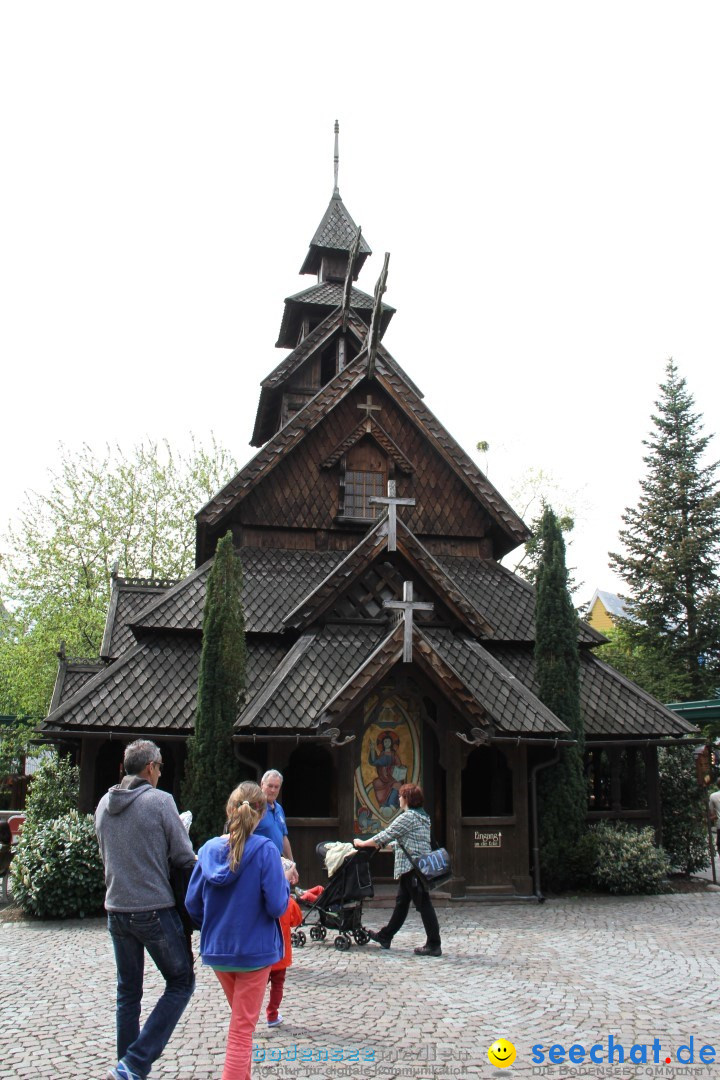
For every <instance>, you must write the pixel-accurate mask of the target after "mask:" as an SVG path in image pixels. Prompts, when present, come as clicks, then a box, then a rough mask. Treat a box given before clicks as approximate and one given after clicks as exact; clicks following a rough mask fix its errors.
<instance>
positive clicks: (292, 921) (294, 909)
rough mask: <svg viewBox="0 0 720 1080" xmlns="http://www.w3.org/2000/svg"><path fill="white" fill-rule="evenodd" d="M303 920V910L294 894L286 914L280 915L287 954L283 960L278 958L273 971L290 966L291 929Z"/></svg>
mask: <svg viewBox="0 0 720 1080" xmlns="http://www.w3.org/2000/svg"><path fill="white" fill-rule="evenodd" d="M301 922H302V912H301V910H300V908H299V907H298V906H297V904H296V903H295V901H294V900H293V898H292V896H291V897H290V899H289V900H288V906H287V910H286V911H285V914H284V915H281V916H280V929H281V930H282V936H283V945H284V946H285V955H284V956H283V958H282V960H278V962H277V964H273V966H272V969H271V970H272V971H279V970H280V969H281V968H288V967H290V965H291V964H292V942H291V941H290V930H291V928H292V927H293V926H299V925H300V923H301Z"/></svg>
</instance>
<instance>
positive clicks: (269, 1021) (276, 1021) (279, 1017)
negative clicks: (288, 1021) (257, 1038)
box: [267, 1013, 283, 1027]
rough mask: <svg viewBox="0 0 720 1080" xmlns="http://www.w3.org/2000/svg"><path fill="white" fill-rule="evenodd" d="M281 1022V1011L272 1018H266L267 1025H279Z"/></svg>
mask: <svg viewBox="0 0 720 1080" xmlns="http://www.w3.org/2000/svg"><path fill="white" fill-rule="evenodd" d="M282 1022H283V1015H282V1013H278V1014H277V1016H276V1017H275V1019H274V1020H268V1022H267V1026H268V1027H280V1024H282Z"/></svg>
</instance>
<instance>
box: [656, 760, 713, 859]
mask: <svg viewBox="0 0 720 1080" xmlns="http://www.w3.org/2000/svg"><path fill="white" fill-rule="evenodd" d="M658 765H659V771H660V802H661V805H662V821H663V834H662V842H663V847H664V848H665V851H666V852H667V853H668V856H669V857H670V864H671V866H672V868H673V869H674V870H679V871H681V872H682V873H683V874H693V873H695V871H696V870H704V869H705V867H706V866H708V865H709V862H710V859H709V852H708V834H707V795H706V793H705V791H704V790H703V788H701V787H700V785H699V784H698V781H697V773H696V769H695V756H694V754H693V751H692V748H691V747H689V746H682V747H678V748H677V749H675V748H674V747H671V748H670V749H667V750H666V749H664V748H663V747H660V749H659V750H658Z"/></svg>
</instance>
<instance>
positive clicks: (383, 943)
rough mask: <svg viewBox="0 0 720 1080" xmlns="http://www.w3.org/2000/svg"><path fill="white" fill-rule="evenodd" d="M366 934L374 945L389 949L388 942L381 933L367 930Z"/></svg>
mask: <svg viewBox="0 0 720 1080" xmlns="http://www.w3.org/2000/svg"><path fill="white" fill-rule="evenodd" d="M366 933H367V936H368V937H369V938H370V940H371V941H374V942H375V944H376V945H379V946H380V948H381V949H389V948H390V942H389V941H388V939H387V938H386V937H383V936H382V934H379V933H378V932H377V931H376V930H367V931H366Z"/></svg>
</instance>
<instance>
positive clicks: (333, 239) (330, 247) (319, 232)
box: [300, 192, 372, 274]
mask: <svg viewBox="0 0 720 1080" xmlns="http://www.w3.org/2000/svg"><path fill="white" fill-rule="evenodd" d="M356 235H357V225H356V224H355V222H354V221H353V219H352V218H351V217H350V214H349V213H348V210H347V208H346V206H345V204H344V203H343V201H342V199H341V198H340V193H339V192H335V193H334V194H333V197H332V198H331V200H330V203H329V205H328V208H327V210H326V211H325V213H324V215H323V218H322V221H321V222H320V224H319V225H318V227H317V229H316V230H315V235H314V236H313V238H312V240H311V241H310V250H309V251H308V253H307V255H306V256H305V261H304V262H303V264H302V266H301V268H300V273H301V274H315V273H317V271H318V269H319V266H320V256H321V254H322V252H323V250H324V251H347V252H349V251H350V248H351V247H352V245H353V241H354V240H355V236H356ZM368 255H372V251H371V250H370V245H369V244H368V243H367V241H366V239H365V237H364V236H361V237H360V250H359V251H358V259H357V262H356V263H355V272H356V273H357V272H358V271H359V270H360V267H361V266H362V264H363V263H364V261H365V259H366V258H367V257H368Z"/></svg>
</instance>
